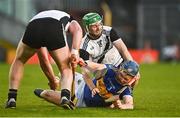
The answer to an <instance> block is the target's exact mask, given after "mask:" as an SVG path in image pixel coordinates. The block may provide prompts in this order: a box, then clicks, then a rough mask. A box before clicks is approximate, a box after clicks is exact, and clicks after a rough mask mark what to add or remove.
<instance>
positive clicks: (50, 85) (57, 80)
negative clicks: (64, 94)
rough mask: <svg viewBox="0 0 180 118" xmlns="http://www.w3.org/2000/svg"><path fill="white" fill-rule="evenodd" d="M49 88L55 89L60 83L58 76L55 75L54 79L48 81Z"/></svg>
mask: <svg viewBox="0 0 180 118" xmlns="http://www.w3.org/2000/svg"><path fill="white" fill-rule="evenodd" d="M48 85H49V87H50V89H51V90H57V89H58V88H59V85H60V79H59V77H58V76H56V77H55V79H54V80H53V81H51V82H49V83H48Z"/></svg>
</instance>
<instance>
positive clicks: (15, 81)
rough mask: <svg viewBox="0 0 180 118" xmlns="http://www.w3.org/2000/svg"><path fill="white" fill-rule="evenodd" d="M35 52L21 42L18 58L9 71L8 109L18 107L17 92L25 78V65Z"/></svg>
mask: <svg viewBox="0 0 180 118" xmlns="http://www.w3.org/2000/svg"><path fill="white" fill-rule="evenodd" d="M35 51H36V50H35V49H32V48H30V47H28V46H27V45H25V44H24V43H22V41H20V42H19V45H18V48H17V51H16V57H15V59H14V61H13V63H12V65H11V68H10V71H9V93H8V101H7V103H6V108H14V107H16V96H17V90H18V88H19V85H20V81H21V79H22V76H23V71H24V64H25V63H26V62H27V60H28V59H29V58H30V57H31V56H33V54H34V53H35Z"/></svg>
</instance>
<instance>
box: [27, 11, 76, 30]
mask: <svg viewBox="0 0 180 118" xmlns="http://www.w3.org/2000/svg"><path fill="white" fill-rule="evenodd" d="M41 18H53V19H56V20H58V21H60V22H61V24H62V25H63V27H64V29H65V31H67V29H68V27H69V23H70V22H71V21H72V20H73V18H72V17H71V16H70V15H69V14H68V13H66V12H63V11H58V10H47V11H42V12H40V13H38V14H37V15H35V16H34V17H33V18H32V19H31V20H30V22H31V21H33V20H36V19H41Z"/></svg>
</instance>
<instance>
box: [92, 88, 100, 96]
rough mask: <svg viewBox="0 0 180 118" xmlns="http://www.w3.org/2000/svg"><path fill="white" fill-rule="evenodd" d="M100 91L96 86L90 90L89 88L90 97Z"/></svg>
mask: <svg viewBox="0 0 180 118" xmlns="http://www.w3.org/2000/svg"><path fill="white" fill-rule="evenodd" d="M99 92H100V91H99V89H98V88H96V87H95V88H93V89H92V90H91V93H92V97H94V96H95V95H96V94H97V93H99Z"/></svg>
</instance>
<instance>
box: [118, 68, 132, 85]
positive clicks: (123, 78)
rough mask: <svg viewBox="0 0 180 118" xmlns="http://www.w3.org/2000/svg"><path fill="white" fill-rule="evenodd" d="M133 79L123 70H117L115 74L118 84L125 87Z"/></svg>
mask: <svg viewBox="0 0 180 118" xmlns="http://www.w3.org/2000/svg"><path fill="white" fill-rule="evenodd" d="M133 78H134V77H132V76H131V75H129V74H127V73H126V72H125V71H123V70H119V71H118V74H117V79H118V80H119V82H120V83H121V84H122V85H126V84H128V83H129V82H130V81H131V80H132V79H133Z"/></svg>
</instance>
